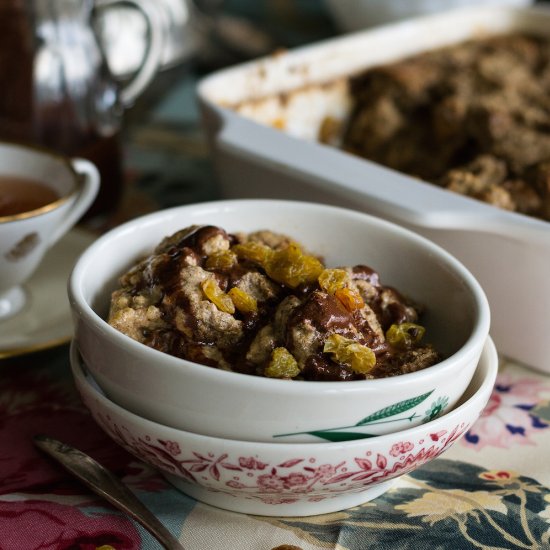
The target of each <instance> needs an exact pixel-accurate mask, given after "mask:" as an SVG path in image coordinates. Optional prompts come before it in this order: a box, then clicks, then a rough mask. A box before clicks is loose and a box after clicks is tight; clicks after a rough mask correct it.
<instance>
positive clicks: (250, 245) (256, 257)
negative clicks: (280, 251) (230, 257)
mask: <svg viewBox="0 0 550 550" xmlns="http://www.w3.org/2000/svg"><path fill="white" fill-rule="evenodd" d="M231 250H232V251H233V252H234V253H235V254H236V255H237V257H238V258H239V259H241V260H248V261H250V262H254V263H256V264H259V265H261V266H262V267H265V265H266V263H267V262H268V261H269V260H270V258H271V257H272V256H273V253H274V251H273V249H271V248H269V246H266V245H265V244H262V243H257V242H254V241H249V242H247V243H243V244H236V245H235V246H233V247H232V248H231Z"/></svg>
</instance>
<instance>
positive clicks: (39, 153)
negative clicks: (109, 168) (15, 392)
mask: <svg viewBox="0 0 550 550" xmlns="http://www.w3.org/2000/svg"><path fill="white" fill-rule="evenodd" d="M98 190H99V174H98V171H97V169H96V167H95V166H94V165H93V164H92V163H90V162H88V161H86V160H83V159H69V158H66V157H64V156H62V155H58V154H56V153H53V152H50V151H47V150H45V149H40V148H34V147H31V146H26V145H20V144H15V143H0V321H2V320H3V319H5V318H7V317H11V316H12V315H14V314H15V313H17V312H18V311H19V310H21V309H22V308H23V306H24V305H25V300H26V298H25V291H24V289H23V284H24V283H25V282H26V281H27V280H28V279H29V278H30V277H31V275H32V274H33V273H34V271H35V270H36V268H37V267H38V265H39V264H40V262H41V261H42V259H43V258H44V255H45V254H46V252H47V251H48V249H49V248H50V247H51V246H52V245H53V244H54V243H55V242H56V241H58V240H59V239H60V238H61V237H62V236H63V235H65V233H67V232H68V231H69V230H70V229H71V228H72V227H73V226H74V225H75V224H76V222H77V221H78V220H79V219H80V218H81V216H82V215H83V214H84V213H85V211H86V210H87V209H88V208H89V206H90V205H91V204H92V201H93V200H94V198H95V197H96V195H97V192H98Z"/></svg>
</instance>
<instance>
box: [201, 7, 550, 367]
mask: <svg viewBox="0 0 550 550" xmlns="http://www.w3.org/2000/svg"><path fill="white" fill-rule="evenodd" d="M508 31H527V32H531V33H538V34H541V33H548V32H549V31H550V9H546V8H496V7H484V8H468V9H461V10H457V11H452V12H445V13H442V14H437V15H431V16H424V17H421V18H417V19H414V20H408V21H406V22H402V23H398V24H392V25H388V26H385V27H379V28H377V29H374V30H367V31H362V32H359V33H356V34H352V35H347V36H344V37H341V38H336V39H333V40H329V41H325V42H322V43H318V44H314V45H311V46H308V47H305V48H300V49H297V50H293V51H290V52H287V53H283V54H279V55H277V56H272V57H270V58H266V59H262V60H258V61H254V62H251V63H247V64H244V65H240V66H237V67H234V68H231V69H227V70H224V71H220V72H218V73H216V74H213V75H211V76H209V77H207V78H206V79H204V80H203V81H202V82H201V83H200V85H199V88H198V93H199V100H200V104H201V108H202V112H203V115H204V116H203V120H204V126H205V129H206V133H207V136H208V139H209V143H210V145H211V149H212V152H213V156H214V160H215V163H216V167H217V172H218V175H219V179H220V183H221V186H222V192H223V194H224V195H225V196H226V197H232V198H237V197H271V198H293V199H305V200H312V201H316V202H326V203H330V204H336V205H342V206H347V207H353V208H356V209H358V210H363V211H366V212H368V213H371V214H375V215H378V216H381V217H384V218H387V219H390V220H392V221H395V222H397V223H400V224H402V225H405V226H407V227H409V228H412V229H413V230H415V231H417V232H419V233H421V234H423V235H425V236H427V237H428V238H430V239H432V240H433V241H435V242H437V243H439V244H440V245H442V246H444V247H445V248H447V249H448V250H449V251H450V252H451V253H452V254H454V255H455V256H456V257H458V258H459V259H460V260H461V261H462V262H463V263H464V264H465V265H466V266H467V267H468V268H469V269H470V270H471V271H472V272H473V273H474V275H475V276H476V277H477V278H478V280H479V281H480V282H481V284H482V285H483V287H484V289H485V291H486V293H487V295H488V297H489V302H490V305H491V309H492V319H493V321H492V330H491V333H492V336H493V338H494V340H495V342H496V344H497V347H498V349H499V351H500V352H501V353H503V354H505V355H508V356H510V357H512V358H514V359H517V360H520V361H522V362H525V363H526V364H528V365H531V366H533V367H535V368H538V369H540V370H543V371H547V372H550V337H549V336H548V335H550V223H548V222H545V221H541V220H538V219H535V218H531V217H528V216H524V215H521V214H515V213H511V212H506V211H503V210H500V209H498V208H495V207H493V206H490V205H487V204H484V203H482V202H478V201H476V200H474V199H470V198H467V197H463V196H460V195H457V194H455V193H452V192H449V191H445V190H443V189H440V188H438V187H436V186H435V185H432V184H429V183H424V182H421V181H419V180H415V179H412V178H410V177H409V176H406V175H403V174H400V173H398V172H395V171H392V170H389V169H386V168H384V167H382V166H380V165H377V164H374V163H371V162H368V161H366V160H363V159H361V158H358V157H354V156H352V155H349V154H347V153H345V152H343V151H340V150H338V149H337V148H335V147H331V146H327V145H322V144H320V143H316V142H315V140H316V138H317V135H318V131H319V126H320V124H321V121H322V120H323V119H324V118H325V117H326V116H331V117H332V118H334V119H342V118H344V117H345V116H346V115H347V113H348V110H349V99H348V97H347V86H346V81H347V78H346V77H347V76H348V75H350V74H353V73H355V72H357V71H359V70H361V69H364V68H367V67H370V66H374V65H377V64H380V63H385V62H390V61H393V60H397V59H399V58H403V57H404V56H409V55H412V54H415V53H419V52H421V51H425V50H428V49H432V48H436V47H440V46H444V45H450V44H453V43H456V42H460V41H462V40H465V39H468V38H473V37H476V36H480V35H484V34H492V33H500V32H508ZM274 126H275V127H279V128H283V129H284V131H281V130H277V129H275V128H274ZM320 223H322V220H320ZM337 230H338V228H335V231H337ZM365 238H368V236H366V237H365Z"/></svg>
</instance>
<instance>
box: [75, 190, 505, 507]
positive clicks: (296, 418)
mask: <svg viewBox="0 0 550 550" xmlns="http://www.w3.org/2000/svg"><path fill="white" fill-rule="evenodd" d="M190 225H216V226H219V227H222V228H224V229H225V230H227V231H228V232H241V231H243V232H251V231H255V230H259V229H271V230H274V231H277V232H283V233H286V234H288V235H290V236H292V237H293V238H294V239H295V240H297V241H298V242H301V243H302V244H303V245H304V246H305V247H306V248H307V249H308V250H311V251H313V252H316V253H318V254H320V255H321V256H323V258H324V260H325V263H326V265H327V266H330V267H336V266H342V265H356V264H366V265H370V266H371V267H373V268H374V269H376V271H378V272H379V274H380V276H381V280H382V281H383V282H384V284H386V285H390V286H393V287H395V288H397V289H399V290H400V291H401V292H402V293H403V294H405V295H407V296H410V297H412V298H414V300H415V301H416V302H418V303H421V304H423V305H425V306H426V314H425V316H424V317H423V319H422V322H423V324H424V326H425V327H426V334H427V337H426V339H427V340H429V341H430V342H431V343H432V344H433V345H434V347H435V348H436V349H438V350H439V351H440V352H441V353H442V354H443V356H444V359H443V360H442V361H441V362H440V363H438V364H437V365H434V366H432V367H429V368H427V369H424V370H422V371H418V372H413V373H409V374H404V375H400V376H395V377H392V378H385V379H378V380H361V381H348V382H308V381H287V380H277V379H268V378H262V377H257V376H251V375H246V374H240V373H234V372H228V371H222V370H218V369H214V368H210V367H206V366H204V365H199V364H196V363H192V362H190V361H186V360H183V359H179V358H176V357H173V356H170V355H168V354H165V353H162V352H160V351H157V350H154V349H152V348H149V347H147V346H145V345H143V344H141V343H139V342H137V341H134V340H132V339H131V338H129V337H128V336H126V335H125V334H122V333H121V332H118V331H117V330H115V329H114V328H113V327H111V326H110V325H109V324H108V323H107V322H106V320H105V319H106V317H107V312H108V307H109V300H110V294H111V292H112V291H113V290H114V289H115V288H116V286H117V279H118V277H119V276H120V275H121V274H122V273H124V272H125V271H126V270H127V269H128V268H129V267H130V266H131V265H134V264H135V263H136V261H137V260H138V259H140V258H141V257H144V256H146V255H147V254H149V253H150V252H151V251H152V250H153V248H154V247H155V246H156V245H157V244H158V243H159V242H160V241H161V240H162V239H163V238H164V237H165V236H167V235H170V234H172V233H174V232H176V231H177V230H179V229H182V228H184V227H187V226H190ZM69 297H70V302H71V307H72V311H73V315H74V320H75V337H74V341H73V344H72V350H71V364H72V368H73V374H74V377H75V381H76V384H77V387H78V389H79V391H80V393H81V395H82V398H83V400H84V402H85V403H86V405H87V406H88V407H89V408H90V410H91V412H92V414H93V415H94V418H95V419H96V420H97V421H98V423H99V424H100V425H101V426H102V427H103V429H105V431H106V432H107V433H108V434H109V435H110V436H112V437H113V439H115V440H116V441H117V442H119V443H120V444H121V445H123V446H124V447H125V448H127V449H128V450H129V451H130V452H132V453H133V454H135V455H136V456H137V457H138V458H140V459H142V460H144V461H145V462H148V463H149V464H152V465H153V466H155V467H157V468H158V469H159V470H160V471H161V472H162V473H163V474H164V475H165V476H166V477H167V478H168V479H169V481H171V482H172V483H173V484H174V485H175V486H176V487H178V488H180V489H181V490H182V491H184V492H185V493H187V494H189V495H190V496H192V497H194V498H196V499H198V500H201V501H203V502H206V503H209V504H212V505H215V506H219V507H221V508H226V509H229V510H233V511H238V512H244V513H254V514H263V515H277V516H296V515H300V516H303V515H312V514H321V513H327V512H331V511H336V510H340V509H343V508H347V507H350V506H354V505H357V504H360V503H362V502H365V501H367V500H370V499H372V498H374V497H375V496H377V495H378V494H380V493H382V492H383V491H385V490H386V489H387V487H388V484H389V483H390V482H391V480H392V479H394V478H396V477H398V476H400V475H403V474H404V473H407V472H409V471H411V470H413V469H414V468H417V467H418V466H420V465H422V464H423V463H425V462H427V461H428V460H431V459H433V458H435V457H436V456H438V455H439V454H440V453H441V452H443V451H444V450H445V449H446V448H448V447H449V445H451V444H452V443H453V442H454V441H456V440H457V439H458V438H459V437H460V436H461V435H462V434H464V433H465V431H466V430H467V429H468V428H469V426H470V425H471V424H472V423H473V422H474V421H475V419H476V418H477V417H478V416H479V414H480V413H481V411H482V410H483V407H484V406H485V404H486V402H487V400H488V399H489V396H490V392H491V389H492V386H493V383H494V379H495V376H496V370H497V363H498V361H497V355H496V351H495V348H494V346H493V345H492V342H491V341H490V339H489V337H488V333H489V317H490V316H489V308H488V304H487V300H486V297H485V294H484V292H483V290H482V289H481V287H480V286H479V284H478V283H477V281H476V280H475V279H474V278H473V276H472V275H471V274H470V273H469V272H468V271H467V270H466V269H465V268H464V267H463V266H462V264H460V263H459V262H458V261H457V260H456V259H454V258H453V257H452V256H450V255H449V254H448V253H447V252H445V251H444V250H443V249H441V248H439V247H438V246H436V245H435V244H433V243H431V242H430V241H428V240H426V239H424V238H422V237H420V236H418V235H416V234H414V233H412V232H410V231H408V230H405V229H403V228H401V227H399V226H397V225H394V224H391V223H388V222H386V221H383V220H380V219H377V218H374V217H371V216H368V215H366V214H362V213H358V212H353V211H350V210H345V209H341V208H334V207H330V206H324V205H319V204H311V203H300V202H292V201H270V200H261V201H260V200H240V201H219V202H213V203H202V204H197V205H191V206H183V207H177V208H173V209H169V210H164V211H161V212H157V213H154V214H151V215H149V216H145V217H142V218H138V219H135V220H133V221H131V222H128V223H126V224H125V225H122V226H120V227H118V228H116V229H114V230H112V231H110V232H109V233H107V234H105V235H104V236H103V237H101V238H100V239H98V240H97V241H96V242H95V243H94V244H93V245H92V246H91V247H90V248H89V249H88V250H87V251H86V252H85V253H84V254H83V255H82V256H81V258H80V259H79V261H78V262H77V264H76V266H75V269H74V271H73V273H72V275H71V279H70V282H69Z"/></svg>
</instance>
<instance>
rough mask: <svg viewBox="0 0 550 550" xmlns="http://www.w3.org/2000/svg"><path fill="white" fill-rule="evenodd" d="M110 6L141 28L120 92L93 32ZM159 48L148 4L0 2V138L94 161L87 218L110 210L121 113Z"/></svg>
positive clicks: (117, 182) (116, 188) (119, 0)
mask: <svg viewBox="0 0 550 550" xmlns="http://www.w3.org/2000/svg"><path fill="white" fill-rule="evenodd" d="M116 4H124V5H131V6H133V7H135V8H136V9H138V10H140V11H141V13H142V14H143V16H144V18H145V20H146V21H147V24H148V33H147V35H148V44H147V48H146V53H145V55H144V59H143V62H142V64H141V66H140V68H139V69H138V70H137V72H136V74H135V75H133V77H132V78H131V79H130V80H129V81H127V82H126V83H125V84H124V85H123V86H121V85H119V83H118V82H117V81H116V80H115V79H114V78H113V77H112V75H111V73H110V72H109V68H108V65H107V63H106V60H105V56H104V53H103V49H102V47H101V44H100V43H99V42H98V39H97V36H96V33H95V30H94V18H95V15H96V14H97V13H98V11H99V10H103V9H108V8H110V7H111V6H114V5H116ZM162 46H163V42H162V28H161V22H160V19H159V16H158V12H157V10H156V9H155V6H154V2H152V1H151V0H96V1H95V2H94V1H93V0H2V1H1V2H0V86H1V89H0V139H4V140H17V141H23V142H31V143H35V144H41V145H45V146H47V147H50V148H53V149H55V150H57V151H60V152H62V153H65V154H68V155H71V156H80V157H83V158H87V159H89V160H91V161H92V162H94V163H95V164H96V166H97V167H98V169H99V171H100V174H101V190H100V193H99V195H98V198H97V200H96V202H95V203H94V205H93V206H92V208H91V209H90V211H89V212H88V218H95V217H99V218H101V217H103V218H104V217H105V216H107V215H108V214H109V213H111V212H112V211H113V210H114V209H115V208H116V206H117V205H118V202H119V199H120V196H121V192H122V181H123V177H122V168H121V163H122V159H121V154H120V143H119V133H120V128H121V122H122V115H123V112H124V109H125V108H126V107H129V106H131V105H132V104H133V102H134V101H135V99H136V98H137V97H138V96H139V94H140V93H141V92H142V91H143V90H144V88H145V87H146V86H147V85H148V84H149V83H150V81H151V79H152V78H153V77H154V75H155V74H156V72H157V69H158V67H159V63H160V61H161V54H162Z"/></svg>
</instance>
